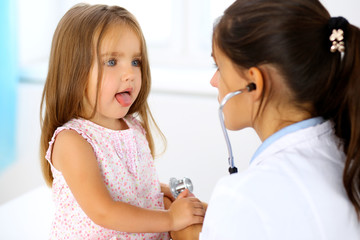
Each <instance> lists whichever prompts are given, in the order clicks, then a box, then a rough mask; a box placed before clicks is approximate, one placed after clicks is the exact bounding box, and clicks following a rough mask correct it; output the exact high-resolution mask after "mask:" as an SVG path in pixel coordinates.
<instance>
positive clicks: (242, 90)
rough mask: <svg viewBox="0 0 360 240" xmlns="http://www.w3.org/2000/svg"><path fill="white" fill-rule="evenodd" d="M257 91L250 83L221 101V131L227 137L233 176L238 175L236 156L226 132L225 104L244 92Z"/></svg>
mask: <svg viewBox="0 0 360 240" xmlns="http://www.w3.org/2000/svg"><path fill="white" fill-rule="evenodd" d="M255 89H256V85H255V83H250V84H248V85H247V86H246V88H243V89H239V90H237V91H234V92H230V93H228V94H226V95H225V97H224V98H223V100H221V103H220V106H219V110H218V111H219V119H220V125H221V129H222V131H223V133H224V137H225V142H226V146H227V150H228V156H229V157H228V163H229V166H230V167H229V173H230V174H233V173H237V168H236V167H235V164H234V156H233V152H232V148H231V143H230V139H229V135H228V132H227V130H226V127H225V122H224V115H223V108H224V106H225V104H226V103H227V102H228V101H229V100H230V99H231V98H232V97H234V96H236V95H238V94H240V93H243V92H245V91H246V92H251V91H253V90H255Z"/></svg>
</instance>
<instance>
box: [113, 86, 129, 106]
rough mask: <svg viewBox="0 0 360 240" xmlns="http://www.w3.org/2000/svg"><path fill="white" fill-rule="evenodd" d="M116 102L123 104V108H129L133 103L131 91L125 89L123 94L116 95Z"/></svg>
mask: <svg viewBox="0 0 360 240" xmlns="http://www.w3.org/2000/svg"><path fill="white" fill-rule="evenodd" d="M115 98H116V100H117V101H118V102H119V103H120V104H121V106H123V107H129V106H130V105H131V103H132V101H131V89H125V90H124V91H122V92H118V93H116V94H115Z"/></svg>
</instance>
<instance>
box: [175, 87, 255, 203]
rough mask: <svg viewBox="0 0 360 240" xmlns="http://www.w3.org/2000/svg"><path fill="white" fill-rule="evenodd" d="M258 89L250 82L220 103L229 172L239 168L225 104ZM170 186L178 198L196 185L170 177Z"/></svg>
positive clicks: (184, 179)
mask: <svg viewBox="0 0 360 240" xmlns="http://www.w3.org/2000/svg"><path fill="white" fill-rule="evenodd" d="M255 89H256V85H255V83H250V84H248V85H247V86H246V87H245V88H243V89H239V90H237V91H235V92H231V93H228V94H226V96H225V97H224V98H223V100H222V101H221V103H220V106H219V119H220V125H221V129H222V131H223V133H224V137H225V142H226V146H227V150H228V154H229V158H228V163H229V166H230V167H229V173H230V174H233V173H237V168H236V167H235V164H234V156H233V152H232V148H231V143H230V139H229V135H228V133H227V130H226V127H225V122H224V116H223V108H224V106H225V104H226V103H227V102H228V101H229V100H230V99H231V98H232V97H234V96H236V95H238V94H240V93H243V92H251V91H253V90H255ZM169 187H170V191H171V194H172V195H173V196H174V197H175V198H176V197H177V196H178V195H179V194H180V193H181V192H182V191H184V190H185V189H188V190H189V191H190V192H192V191H193V189H194V187H193V184H192V182H191V180H190V179H189V178H186V177H184V178H182V179H176V178H171V179H170V183H169Z"/></svg>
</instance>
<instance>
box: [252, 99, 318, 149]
mask: <svg viewBox="0 0 360 240" xmlns="http://www.w3.org/2000/svg"><path fill="white" fill-rule="evenodd" d="M260 115H261V116H258V117H257V118H256V120H255V121H254V126H253V127H254V129H255V131H256V133H257V135H258V136H259V138H260V139H261V141H262V142H263V141H265V140H266V139H267V138H268V137H270V136H271V135H273V134H274V133H276V132H277V131H279V130H281V129H282V128H285V127H287V126H289V125H291V124H294V123H297V122H301V121H303V120H306V119H309V118H311V117H312V116H311V114H310V113H309V112H307V111H304V110H301V109H299V108H298V107H295V106H284V105H282V106H281V105H277V106H276V105H272V104H270V103H269V104H268V105H266V108H265V109H264V110H263V112H262V113H261V114H260Z"/></svg>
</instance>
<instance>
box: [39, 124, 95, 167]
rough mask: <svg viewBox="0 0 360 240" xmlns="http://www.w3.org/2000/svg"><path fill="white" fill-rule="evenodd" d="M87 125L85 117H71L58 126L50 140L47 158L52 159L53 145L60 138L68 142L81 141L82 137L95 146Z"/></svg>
mask: <svg viewBox="0 0 360 240" xmlns="http://www.w3.org/2000/svg"><path fill="white" fill-rule="evenodd" d="M85 125H86V120H84V119H71V120H70V121H68V122H67V123H65V124H64V125H63V126H60V127H58V128H57V129H56V130H55V132H54V134H53V136H52V138H51V140H50V142H49V147H48V150H47V153H46V156H45V158H46V159H48V160H50V159H51V155H52V150H53V145H54V144H55V140H56V141H57V142H59V141H58V140H59V139H60V140H66V142H68V141H69V140H74V141H79V140H80V139H85V140H86V141H87V142H88V143H89V144H90V145H91V146H92V147H93V148H94V147H95V146H94V144H93V141H92V138H91V135H89V134H88V133H87V131H86V127H85ZM59 135H61V137H60V138H58V137H59Z"/></svg>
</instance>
